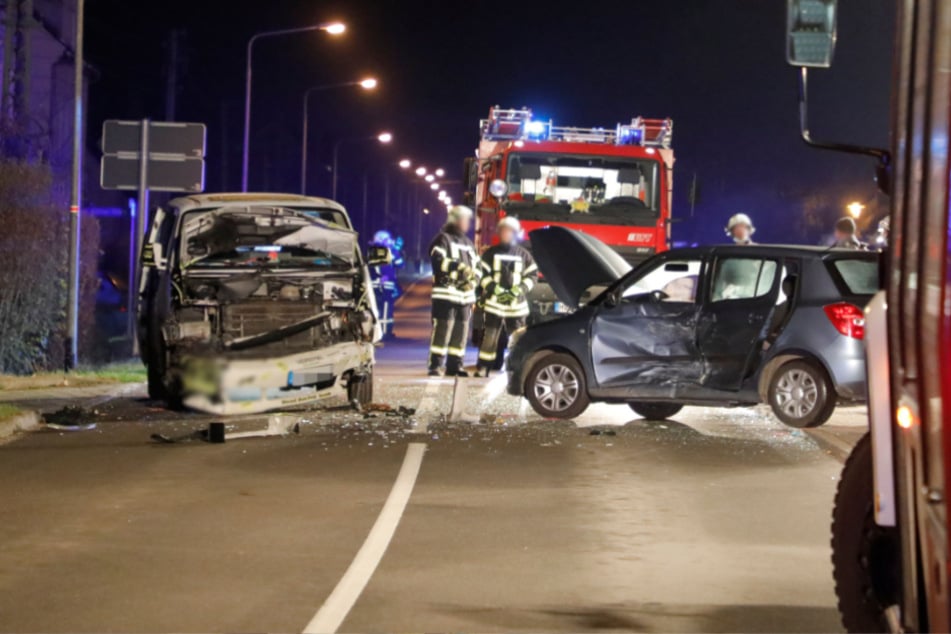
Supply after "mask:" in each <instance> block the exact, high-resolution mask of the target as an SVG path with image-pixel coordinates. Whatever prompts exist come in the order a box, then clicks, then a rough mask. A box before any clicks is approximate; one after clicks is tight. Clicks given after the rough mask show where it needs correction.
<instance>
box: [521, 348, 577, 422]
mask: <svg viewBox="0 0 951 634" xmlns="http://www.w3.org/2000/svg"><path fill="white" fill-rule="evenodd" d="M525 396H526V397H527V398H528V402H529V403H531V405H532V409H534V410H535V411H536V412H537V413H538V414H539V415H540V416H544V417H545V418H574V417H575V416H579V415H581V413H582V412H584V411H585V410H586V409H588V405H589V404H590V402H591V401H590V399H589V398H588V385H587V382H586V381H585V378H584V370H582V369H581V365H580V364H579V363H578V362H577V361H576V360H575V358H574V357H573V356H571V355H570V354H563V353H560V352H559V353H554V354H549V355H547V356H545V357H542V358H541V359H540V360H539V361H538V363H536V364H535V365H534V366H533V367H532V370H531V372H529V373H528V380H527V381H525Z"/></svg>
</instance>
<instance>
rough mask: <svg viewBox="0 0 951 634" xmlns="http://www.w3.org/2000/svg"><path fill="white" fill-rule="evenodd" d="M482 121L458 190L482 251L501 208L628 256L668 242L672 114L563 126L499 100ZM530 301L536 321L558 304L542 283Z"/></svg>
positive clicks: (525, 221)
mask: <svg viewBox="0 0 951 634" xmlns="http://www.w3.org/2000/svg"><path fill="white" fill-rule="evenodd" d="M479 128H480V135H481V138H480V142H479V148H478V150H477V152H476V156H475V157H474V158H470V159H467V161H466V170H465V176H466V177H465V188H466V192H467V193H466V201H467V202H468V204H470V205H472V206H474V207H475V209H476V245H477V246H478V247H479V248H480V249H484V248H486V247H488V246H490V245H491V244H492V243H493V242H494V241H496V239H497V238H496V235H495V228H496V224H497V223H498V221H499V219H500V218H503V217H505V216H506V215H511V216H515V217H516V218H518V220H519V222H520V223H521V224H522V228H523V230H524V233H525V234H526V235H527V234H528V233H529V232H530V231H532V230H533V229H538V228H540V227H546V226H549V225H561V226H564V227H570V228H572V229H578V230H581V231H584V232H585V233H588V234H590V235H592V236H595V237H596V238H598V239H600V240H602V241H603V242H605V243H607V244H609V245H611V246H612V247H613V248H614V249H615V250H617V252H618V253H619V254H620V255H621V256H623V257H624V258H625V259H626V260H628V261H629V262H631V263H636V262H639V261H640V260H643V259H645V258H647V257H648V256H650V255H652V254H654V253H657V252H660V251H664V250H666V249H668V248H669V247H670V202H671V189H672V170H673V166H674V151H673V150H672V149H671V147H670V144H671V138H672V135H673V122H672V121H671V120H670V119H644V118H641V117H636V118H635V119H633V120H632V121H631V122H630V123H628V124H618V125H617V126H615V127H613V128H579V127H561V126H556V125H554V123H553V122H552V121H550V120H543V119H537V118H534V117H533V115H532V111H531V110H529V109H527V108H521V109H504V108H499V107H498V106H496V107H494V108H491V109H490V110H489V117H488V119H484V120H482V121H481V122H480V125H479ZM529 246H530V245H529ZM531 300H532V309H533V318H539V317H540V318H544V317H545V316H546V315H550V314H552V313H557V312H561V310H562V309H561V307H560V306H559V305H558V303H557V302H556V301H555V297H554V295H553V294H552V293H551V290H550V289H549V288H548V287H547V285H545V284H539V285H538V286H537V287H536V290H535V291H534V292H533V293H532V297H531Z"/></svg>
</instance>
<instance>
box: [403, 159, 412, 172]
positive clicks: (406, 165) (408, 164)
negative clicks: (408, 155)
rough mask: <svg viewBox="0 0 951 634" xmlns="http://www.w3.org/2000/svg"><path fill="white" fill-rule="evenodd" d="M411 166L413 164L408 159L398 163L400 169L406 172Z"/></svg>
mask: <svg viewBox="0 0 951 634" xmlns="http://www.w3.org/2000/svg"><path fill="white" fill-rule="evenodd" d="M412 165H413V162H412V161H411V160H409V159H403V160H402V161H400V168H402V169H404V170H408V169H409V168H410V167H411V166H412Z"/></svg>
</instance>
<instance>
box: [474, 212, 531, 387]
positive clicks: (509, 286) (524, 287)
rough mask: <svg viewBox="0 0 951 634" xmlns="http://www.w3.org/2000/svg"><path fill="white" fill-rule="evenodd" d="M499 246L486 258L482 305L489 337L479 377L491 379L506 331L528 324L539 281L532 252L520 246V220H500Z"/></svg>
mask: <svg viewBox="0 0 951 634" xmlns="http://www.w3.org/2000/svg"><path fill="white" fill-rule="evenodd" d="M497 231H498V233H499V243H498V244H497V245H495V246H493V247H491V248H489V249H488V250H486V252H485V253H484V254H483V255H482V283H481V291H482V292H481V294H480V296H479V306H480V307H481V308H482V311H483V316H484V320H485V334H484V335H483V336H482V342H481V344H480V346H479V363H478V365H477V366H476V374H477V375H478V376H489V370H490V369H491V368H492V367H494V366H495V360H496V355H497V348H498V343H499V336H500V335H501V334H502V329H503V328H504V329H505V332H507V333H508V334H511V333H512V332H514V331H515V330H516V329H518V328H521V327H522V326H524V325H525V318H526V317H528V299H527V295H528V293H529V291H531V290H532V288H533V287H534V286H535V282H536V281H537V279H538V266H537V265H536V264H535V260H534V258H532V254H531V253H529V251H528V249H526V248H525V247H523V246H520V245H519V244H518V236H519V234H520V233H521V231H522V228H521V226H520V225H519V222H518V220H517V219H516V218H513V217H512V216H506V217H505V218H502V219H501V220H500V221H499V224H498V227H497Z"/></svg>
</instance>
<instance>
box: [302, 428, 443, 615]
mask: <svg viewBox="0 0 951 634" xmlns="http://www.w3.org/2000/svg"><path fill="white" fill-rule="evenodd" d="M425 453H426V445H425V444H424V443H416V442H414V443H410V444H409V446H408V447H407V448H406V456H405V457H404V458H403V466H402V467H400V472H399V474H398V475H397V476H396V482H394V483H393V488H392V489H391V490H390V495H389V496H388V497H387V498H386V502H385V503H384V504H383V510H381V511H380V515H379V517H377V518H376V523H374V524H373V528H371V529H370V533H369V534H368V535H367V538H366V541H364V542H363V546H361V547H360V550H359V551H358V552H357V556H356V557H354V558H353V561H352V562H351V563H350V567H349V568H347V572H345V573H344V575H343V577H341V579H340V581H339V582H338V583H337V586H336V587H335V588H334V589H333V592H331V593H330V596H328V597H327V600H326V601H324V604H323V605H322V606H320V609H319V610H318V611H317V614H315V615H314V618H312V619H311V620H310V623H308V624H307V627H305V628H304V634H324V633H327V634H333V633H334V632H336V631H337V630H338V629H340V626H341V625H342V624H343V621H344V619H346V618H347V615H348V614H349V613H350V610H351V609H353V606H354V604H356V602H357V599H359V598H360V595H361V594H362V593H363V589H364V588H366V585H367V583H369V581H370V578H371V577H372V576H373V573H374V572H376V569H377V566H379V565H380V561H381V560H382V559H383V555H384V554H385V553H386V549H387V547H388V546H389V545H390V540H392V539H393V535H394V533H396V528H397V526H399V523H400V519H401V518H402V517H403V511H404V510H406V505H407V503H408V502H409V498H410V495H412V493H413V487H414V486H415V484H416V478H417V476H419V468H420V466H421V465H422V463H423V455H424V454H425Z"/></svg>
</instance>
